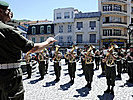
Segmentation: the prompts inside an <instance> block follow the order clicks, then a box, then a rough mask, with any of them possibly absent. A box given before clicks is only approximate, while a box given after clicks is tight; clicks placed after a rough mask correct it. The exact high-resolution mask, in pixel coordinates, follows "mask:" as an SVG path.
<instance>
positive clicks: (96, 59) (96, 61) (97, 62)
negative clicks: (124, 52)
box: [95, 57, 99, 69]
mask: <svg viewBox="0 0 133 100" xmlns="http://www.w3.org/2000/svg"><path fill="white" fill-rule="evenodd" d="M95 64H96V68H97V69H99V58H98V57H96V58H95Z"/></svg>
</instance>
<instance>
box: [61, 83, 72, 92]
mask: <svg viewBox="0 0 133 100" xmlns="http://www.w3.org/2000/svg"><path fill="white" fill-rule="evenodd" d="M70 86H72V84H71V83H66V84H63V85H60V88H59V90H63V91H66V90H68V89H69V88H70Z"/></svg>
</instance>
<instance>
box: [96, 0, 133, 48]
mask: <svg viewBox="0 0 133 100" xmlns="http://www.w3.org/2000/svg"><path fill="white" fill-rule="evenodd" d="M130 3H131V1H130V2H129V1H128V0H98V6H99V7H98V9H99V11H101V13H102V16H101V26H102V27H101V43H102V45H105V46H106V47H108V45H109V44H110V43H112V42H113V43H116V44H117V45H118V46H126V43H127V40H128V34H127V27H128V25H129V23H130V20H131V17H130V16H131V12H130Z"/></svg>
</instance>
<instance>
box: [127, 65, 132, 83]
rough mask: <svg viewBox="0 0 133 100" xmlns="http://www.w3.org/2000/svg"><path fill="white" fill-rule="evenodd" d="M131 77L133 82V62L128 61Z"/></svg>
mask: <svg viewBox="0 0 133 100" xmlns="http://www.w3.org/2000/svg"><path fill="white" fill-rule="evenodd" d="M128 75H129V79H130V80H131V81H132V82H133V63H128Z"/></svg>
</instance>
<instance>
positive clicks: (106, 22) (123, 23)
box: [103, 22, 127, 25]
mask: <svg viewBox="0 0 133 100" xmlns="http://www.w3.org/2000/svg"><path fill="white" fill-rule="evenodd" d="M110 23H111V24H112V23H116V24H126V25H127V22H103V24H110Z"/></svg>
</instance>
